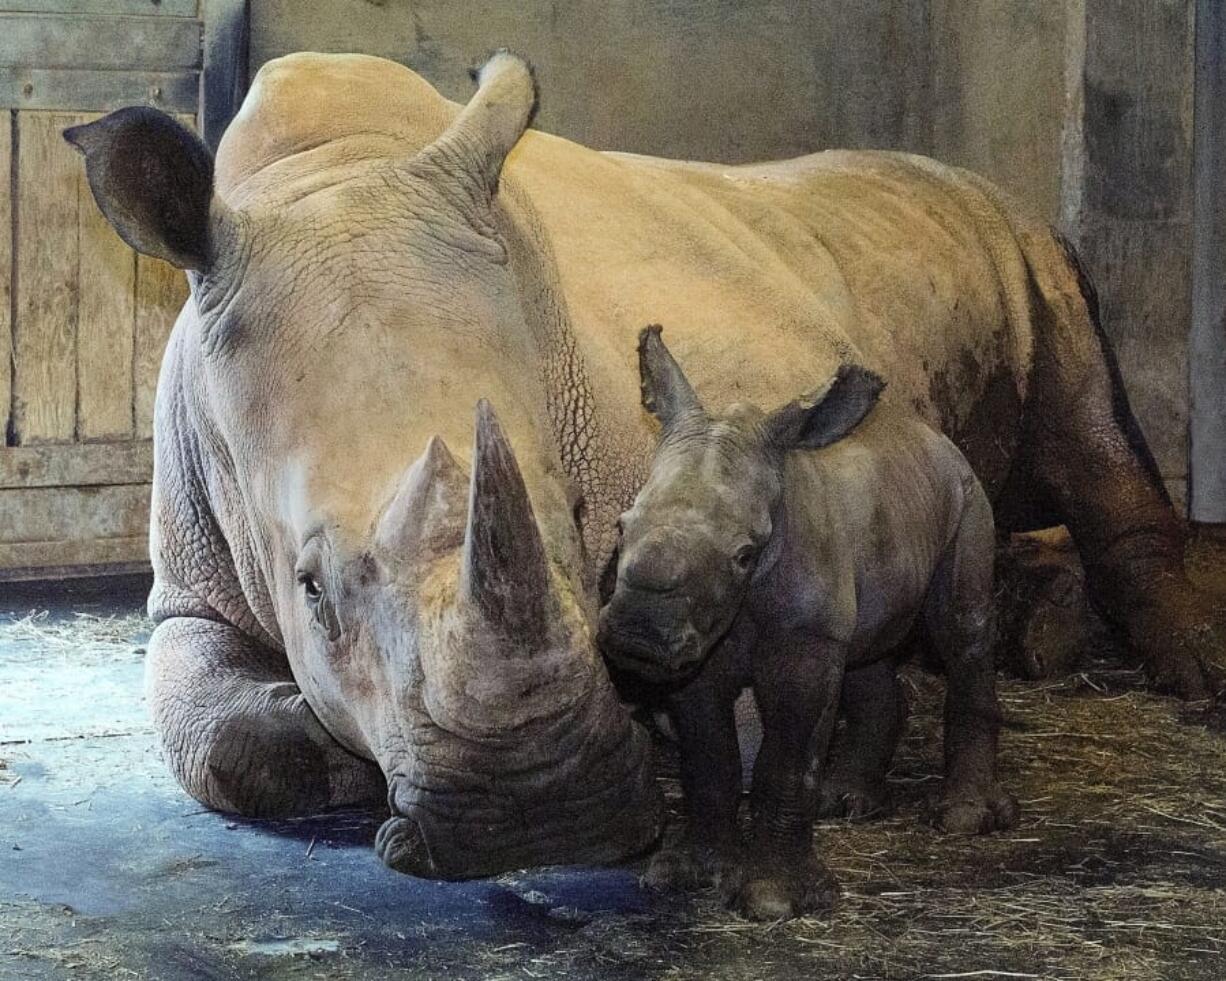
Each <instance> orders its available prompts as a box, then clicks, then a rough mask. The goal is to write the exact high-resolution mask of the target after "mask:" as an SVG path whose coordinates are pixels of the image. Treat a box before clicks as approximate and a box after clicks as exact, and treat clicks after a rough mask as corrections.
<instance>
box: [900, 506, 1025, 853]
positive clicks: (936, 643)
mask: <svg viewBox="0 0 1226 981" xmlns="http://www.w3.org/2000/svg"><path fill="white" fill-rule="evenodd" d="M994 544H995V533H994V530H993V522H992V508H991V505H990V504H989V502H988V498H987V495H986V494H985V493H984V492H983V488H982V487H981V486H980V485H979V484H978V483H976V482H971V483H970V484H969V485H967V495H966V503H965V505H964V507H963V512H962V516H961V518H960V520H959V522H958V528H957V532H956V533H955V535H954V538H953V540H952V541H951V542H950V544H949V546H948V548H947V549H946V552H945V554H944V556H943V557H942V559H941V563H940V565H939V566H938V568H937V572H936V575H935V576H934V577H933V580H932V584H931V586H930V587H929V591H928V596H927V598H926V599H925V602H924V619H923V622H924V630H925V633H926V634H927V640H928V642H929V644H930V645H931V647H932V649H933V650H934V651H936V652H937V653H938V654H939V655H940V657H941V659H942V661H943V662H944V665H945V686H946V690H945V780H944V783H943V785H942V788H941V800H940V803H939V804H938V806H937V812H936V825H937V827H938V828H940V829H941V830H942V831H945V832H948V833H951V834H984V833H987V832H990V831H998V830H1004V829H1007V828H1012V827H1015V826H1016V825H1017V823H1018V818H1019V816H1020V814H1019V810H1018V805H1017V801H1016V800H1015V799H1014V798H1013V797H1012V796H1011V795H1010V794H1009V793H1008V792H1007V791H1006V790H1005V789H1004V788H1003V787H1002V786H1001V784H1000V782H999V781H998V779H997V772H996V748H997V737H998V735H999V733H1000V722H1001V713H1000V703H999V701H998V700H997V697H996V671H995V663H994V660H993V644H994V640H995V636H994V634H995V631H994V601H995V597H994V595H993V592H994V591H993V579H992V566H993V562H994V559H995V548H994Z"/></svg>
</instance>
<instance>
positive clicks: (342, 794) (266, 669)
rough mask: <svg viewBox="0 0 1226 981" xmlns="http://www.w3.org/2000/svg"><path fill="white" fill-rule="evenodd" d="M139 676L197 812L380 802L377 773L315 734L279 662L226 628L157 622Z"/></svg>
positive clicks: (193, 621) (255, 813)
mask: <svg viewBox="0 0 1226 981" xmlns="http://www.w3.org/2000/svg"><path fill="white" fill-rule="evenodd" d="M145 670H146V694H147V698H148V701H149V706H150V709H151V711H152V714H153V722H154V727H155V728H156V729H157V732H158V735H159V737H160V739H161V743H162V751H163V753H164V754H165V756H166V762H167V763H168V764H169V766H170V769H171V771H172V772H173V773H174V775H175V777H176V778H177V779H178V781H179V783H180V784H182V786H183V789H184V790H186V791H187V792H188V793H189V794H191V795H192V796H193V797H195V798H196V799H197V800H198V801H200V802H201V803H202V804H206V805H207V806H209V807H212V808H214V809H216V810H219V811H227V812H230V813H235V814H242V815H245V816H247V817H282V816H288V815H293V814H310V813H314V812H318V811H322V810H325V809H326V808H329V807H339V806H342V805H345V804H358V803H367V802H370V803H374V802H375V801H378V800H381V799H383V798H384V797H385V795H386V786H385V784H384V780H383V774H382V772H381V771H380V770H379V768H378V767H377V766H376V765H375V764H374V763H371V762H369V761H368V760H364V759H361V758H360V757H357V756H354V755H353V754H352V753H349V752H348V751H346V750H345V749H344V748H343V747H342V746H341V745H340V744H339V743H338V742H336V740H334V739H333V738H332V737H331V736H330V735H329V734H328V732H327V730H325V729H324V727H323V726H322V725H320V723H319V720H318V719H316V718H315V715H314V713H313V712H312V711H311V710H310V708H309V707H308V706H307V704H306V702H305V700H304V699H303V697H302V693H301V692H300V691H299V690H298V686H297V685H296V684H294V681H293V678H292V677H291V675H290V672H289V668H288V666H287V665H285V663H284V657H283V656H282V655H279V654H277V653H276V652H274V651H270V650H268V649H266V648H264V647H262V646H261V645H259V644H257V643H256V642H255V641H253V640H252V639H251V638H249V637H247V636H246V635H245V634H243V633H242V632H241V631H239V630H237V629H235V628H234V627H232V626H230V625H229V624H226V623H219V622H217V621H215V620H205V619H202V618H197V617H172V618H170V619H168V620H164V621H163V622H162V623H160V624H159V625H158V627H157V629H156V630H155V631H154V632H153V637H152V638H151V640H150V642H149V657H148V661H147V663H146V669H145Z"/></svg>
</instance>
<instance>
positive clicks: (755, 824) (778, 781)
mask: <svg viewBox="0 0 1226 981" xmlns="http://www.w3.org/2000/svg"><path fill="white" fill-rule="evenodd" d="M845 663H846V648H845V646H844V645H842V644H840V643H837V642H834V641H825V640H818V641H815V640H813V639H812V638H809V637H805V636H802V635H792V636H788V637H785V638H782V639H780V640H779V641H777V642H776V643H775V644H774V645H773V646H772V648H771V649H769V650H763V649H760V650H759V651H758V652H757V653H756V655H755V660H754V666H753V675H754V678H753V681H754V693H755V695H756V696H757V700H758V708H759V710H760V711H761V713H762V729H763V735H762V748H761V750H760V751H759V753H758V759H757V762H756V764H755V765H754V774H753V789H752V792H751V799H750V806H751V810H752V836H751V840H750V845H749V854H748V857H747V859H746V865H745V870H744V882H743V883H742V885H741V888H740V891H739V892H738V894H737V896H736V898H735V900H734V905H735V907H736V908H737V909H738V911H739V912H741V913H742V914H744V915H745V916H748V917H750V918H752V919H757V920H776V919H782V918H786V917H792V916H800V915H802V914H804V913H810V912H815V911H819V910H824V909H828V908H830V907H831V906H832V905H833V903H834V897H835V894H836V892H837V886H836V884H835V881H834V877H833V876H832V875H831V874H830V871H829V870H828V869H827V868H826V866H825V864H824V863H823V862H822V861H821V859H820V858H818V856H817V854H816V853H815V852H814V849H813V821H814V819H815V818H816V816H817V804H818V788H819V785H820V780H821V771H822V768H823V767H824V765H825V760H826V752H827V750H828V749H829V746H830V735H831V732H832V731H833V729H834V723H835V718H836V715H837V710H838V700H839V691H840V688H841V687H842V680H843V669H844V665H845Z"/></svg>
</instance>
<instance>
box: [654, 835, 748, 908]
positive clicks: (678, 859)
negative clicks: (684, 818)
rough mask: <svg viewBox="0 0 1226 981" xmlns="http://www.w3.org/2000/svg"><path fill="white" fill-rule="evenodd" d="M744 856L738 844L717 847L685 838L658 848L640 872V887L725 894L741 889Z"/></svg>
mask: <svg viewBox="0 0 1226 981" xmlns="http://www.w3.org/2000/svg"><path fill="white" fill-rule="evenodd" d="M744 863H745V856H744V852H743V850H742V848H741V847H740V845H739V843H728V844H724V845H716V844H713V843H709V842H700V841H695V840H693V839H690V838H688V837H686V838H682V839H681V840H680V841H674V842H671V843H668V844H666V845H664V846H663V847H661V848H660V850H659V851H657V852H656V854H655V855H654V856H653V857H652V859H651V864H649V865H648V866H647V871H646V872H645V873H643V878H642V882H643V885H645V886H647V887H649V888H651V889H659V890H661V891H690V890H694V889H702V888H704V887H706V886H715V887H717V888H718V889H720V890H721V891H722V892H723V893H725V894H730V893H734V892H736V890H737V889H739V888H740V885H741V880H742V876H743V870H744Z"/></svg>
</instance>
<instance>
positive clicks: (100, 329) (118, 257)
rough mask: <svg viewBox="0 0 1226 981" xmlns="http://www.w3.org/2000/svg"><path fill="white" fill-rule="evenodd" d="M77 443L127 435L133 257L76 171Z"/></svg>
mask: <svg viewBox="0 0 1226 981" xmlns="http://www.w3.org/2000/svg"><path fill="white" fill-rule="evenodd" d="M78 172H79V180H78V182H77V210H78V224H77V242H78V248H79V253H80V254H79V259H78V272H77V288H78V294H77V295H78V300H77V439H78V440H82V441H85V440H97V439H115V438H119V437H125V436H129V435H130V434H131V433H132V422H133V420H132V416H133V413H132V343H133V340H132V338H133V331H134V330H135V325H136V253H134V252H133V251H132V250H131V249H130V248H128V246H127V245H125V244H124V241H123V239H121V238H120V237H119V236H118V235H117V234H115V230H114V229H113V228H111V226H110V225H109V224H108V223H107V220H106V218H104V217H103V215H102V212H101V211H100V210H99V209H98V206H97V205H96V204H95V202H94V199H93V195H92V193H91V192H90V189H89V181H88V179H87V178H86V176H85V168H84V167H83V166H79V167H78Z"/></svg>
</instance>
